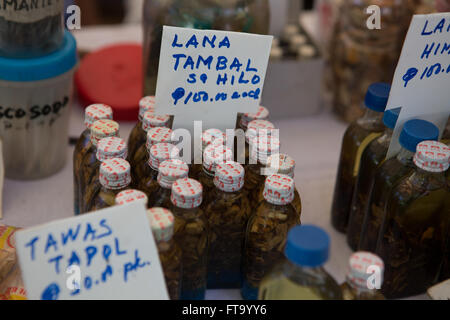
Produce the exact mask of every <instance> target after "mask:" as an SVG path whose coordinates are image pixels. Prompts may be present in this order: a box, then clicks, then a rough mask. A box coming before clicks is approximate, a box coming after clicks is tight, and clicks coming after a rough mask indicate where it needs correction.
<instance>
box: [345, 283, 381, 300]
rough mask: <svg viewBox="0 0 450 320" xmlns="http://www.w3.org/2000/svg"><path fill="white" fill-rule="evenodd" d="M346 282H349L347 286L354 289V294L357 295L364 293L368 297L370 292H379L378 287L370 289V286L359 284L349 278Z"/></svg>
mask: <svg viewBox="0 0 450 320" xmlns="http://www.w3.org/2000/svg"><path fill="white" fill-rule="evenodd" d="M346 283H347V286H348V287H349V288H350V289H351V290H353V292H354V294H355V295H356V296H361V295H364V296H366V297H367V295H369V294H376V292H377V289H369V288H368V286H361V285H357V284H356V283H354V282H353V281H351V280H350V279H347V280H346Z"/></svg>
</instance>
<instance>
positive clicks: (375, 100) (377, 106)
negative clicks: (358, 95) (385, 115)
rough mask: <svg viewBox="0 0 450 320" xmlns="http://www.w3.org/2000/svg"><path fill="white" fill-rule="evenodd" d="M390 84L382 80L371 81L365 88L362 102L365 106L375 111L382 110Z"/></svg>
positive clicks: (385, 103)
mask: <svg viewBox="0 0 450 320" xmlns="http://www.w3.org/2000/svg"><path fill="white" fill-rule="evenodd" d="M390 92H391V85H390V84H388V83H384V82H377V83H373V84H371V85H370V86H369V89H367V93H366V98H365V100H364V103H365V105H366V107H367V108H369V109H370V110H373V111H375V112H384V110H385V109H386V106H387V103H388V100H389V93H390Z"/></svg>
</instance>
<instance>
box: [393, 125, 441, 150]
mask: <svg viewBox="0 0 450 320" xmlns="http://www.w3.org/2000/svg"><path fill="white" fill-rule="evenodd" d="M438 139H439V129H438V127H436V126H435V125H434V124H433V123H431V122H429V121H426V120H421V119H414V120H409V121H407V122H406V123H405V125H404V126H403V130H402V132H401V134H400V138H399V142H400V145H401V146H402V147H403V148H405V149H406V150H409V151H411V152H416V147H417V145H418V144H419V143H421V142H422V141H427V140H430V141H437V140H438Z"/></svg>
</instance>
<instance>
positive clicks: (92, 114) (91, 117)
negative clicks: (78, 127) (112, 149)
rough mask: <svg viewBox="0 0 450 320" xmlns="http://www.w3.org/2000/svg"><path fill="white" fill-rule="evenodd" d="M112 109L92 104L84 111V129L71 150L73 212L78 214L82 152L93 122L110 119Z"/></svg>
mask: <svg viewBox="0 0 450 320" xmlns="http://www.w3.org/2000/svg"><path fill="white" fill-rule="evenodd" d="M112 118H113V110H112V108H111V107H110V106H107V105H105V104H93V105H90V106H88V107H87V108H86V109H85V111H84V125H85V126H86V129H85V130H84V131H83V132H82V133H81V135H80V138H79V139H78V141H77V143H76V145H75V149H74V151H73V191H74V213H75V215H78V214H80V175H79V172H80V168H81V162H82V161H83V157H84V154H85V153H86V152H87V150H88V145H89V142H90V140H91V127H92V126H93V124H94V122H95V121H97V120H102V119H107V120H108V119H109V120H112Z"/></svg>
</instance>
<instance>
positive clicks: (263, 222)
mask: <svg viewBox="0 0 450 320" xmlns="http://www.w3.org/2000/svg"><path fill="white" fill-rule="evenodd" d="M265 184H266V187H265V189H264V198H265V201H264V202H263V203H261V204H260V205H259V206H258V208H257V210H256V211H253V213H252V215H251V217H250V219H249V222H248V225H247V230H246V234H245V246H244V257H243V273H244V274H243V284H242V289H241V294H242V297H243V298H244V299H246V300H256V299H257V298H258V288H259V285H260V283H261V280H262V279H263V278H264V276H265V275H266V274H267V273H268V272H269V271H270V270H271V269H272V268H273V267H274V266H275V265H276V264H277V263H279V262H281V261H283V259H284V247H285V245H286V239H287V235H288V232H289V230H290V229H291V228H292V227H294V226H295V225H297V224H299V223H300V221H299V219H298V216H297V213H296V212H295V210H294V207H293V206H292V205H291V203H292V200H293V199H294V180H293V179H292V178H290V177H288V176H286V175H272V176H270V177H268V178H267V179H266V183H265Z"/></svg>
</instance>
